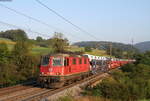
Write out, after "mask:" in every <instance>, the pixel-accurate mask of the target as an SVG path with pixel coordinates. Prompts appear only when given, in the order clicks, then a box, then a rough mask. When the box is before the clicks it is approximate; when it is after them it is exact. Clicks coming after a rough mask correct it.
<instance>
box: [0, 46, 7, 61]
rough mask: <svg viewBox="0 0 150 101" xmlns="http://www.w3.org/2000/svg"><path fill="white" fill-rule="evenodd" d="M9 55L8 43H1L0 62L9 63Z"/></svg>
mask: <svg viewBox="0 0 150 101" xmlns="http://www.w3.org/2000/svg"><path fill="white" fill-rule="evenodd" d="M8 55H9V51H8V47H7V45H6V43H0V62H7V60H8Z"/></svg>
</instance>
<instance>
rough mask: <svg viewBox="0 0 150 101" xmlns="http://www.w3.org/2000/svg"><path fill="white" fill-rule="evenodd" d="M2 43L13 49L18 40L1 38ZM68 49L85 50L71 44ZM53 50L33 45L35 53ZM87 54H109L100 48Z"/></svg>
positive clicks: (42, 53)
mask: <svg viewBox="0 0 150 101" xmlns="http://www.w3.org/2000/svg"><path fill="white" fill-rule="evenodd" d="M0 43H6V44H7V46H8V48H9V50H12V49H13V47H14V45H15V44H16V42H13V41H11V40H9V39H5V38H0ZM66 50H67V51H71V52H84V47H78V46H69V47H67V48H66ZM51 52H53V49H52V48H51V47H48V48H47V47H40V46H36V45H33V47H32V53H33V54H34V55H44V54H48V53H51ZM85 54H91V55H97V56H107V54H106V52H105V51H104V50H98V49H92V51H91V52H85Z"/></svg>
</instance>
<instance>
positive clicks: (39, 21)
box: [0, 4, 81, 39]
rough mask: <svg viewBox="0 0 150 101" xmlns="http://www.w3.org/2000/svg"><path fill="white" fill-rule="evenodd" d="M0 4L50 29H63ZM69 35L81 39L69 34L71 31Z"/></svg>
mask: <svg viewBox="0 0 150 101" xmlns="http://www.w3.org/2000/svg"><path fill="white" fill-rule="evenodd" d="M0 6H1V7H3V8H6V9H8V10H10V11H12V12H15V13H16V14H19V15H21V16H24V17H26V18H28V19H30V20H33V21H35V22H38V23H41V24H42V25H44V26H47V27H49V28H51V29H55V30H57V31H63V30H62V29H60V28H56V27H54V26H52V25H49V24H47V23H45V22H43V21H41V20H39V19H37V18H34V17H31V16H29V15H26V14H24V13H22V12H19V11H17V10H15V9H13V8H10V7H8V6H5V5H3V4H0ZM63 32H65V31H63ZM65 33H66V32H65ZM69 35H71V36H72V37H77V38H78V39H81V37H78V36H75V35H73V34H71V33H69Z"/></svg>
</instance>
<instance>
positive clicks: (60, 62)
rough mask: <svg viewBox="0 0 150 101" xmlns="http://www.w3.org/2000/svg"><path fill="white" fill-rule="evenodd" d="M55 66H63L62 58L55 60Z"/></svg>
mask: <svg viewBox="0 0 150 101" xmlns="http://www.w3.org/2000/svg"><path fill="white" fill-rule="evenodd" d="M53 66H62V59H61V58H53Z"/></svg>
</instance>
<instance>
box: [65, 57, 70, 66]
mask: <svg viewBox="0 0 150 101" xmlns="http://www.w3.org/2000/svg"><path fill="white" fill-rule="evenodd" d="M64 66H69V59H68V58H67V59H65V61H64Z"/></svg>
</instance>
